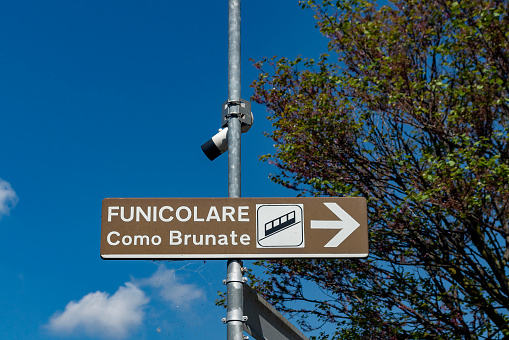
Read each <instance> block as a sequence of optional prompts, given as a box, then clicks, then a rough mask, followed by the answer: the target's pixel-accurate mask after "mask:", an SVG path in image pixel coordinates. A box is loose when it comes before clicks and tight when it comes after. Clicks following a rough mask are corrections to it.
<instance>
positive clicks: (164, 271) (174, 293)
mask: <svg viewBox="0 0 509 340" xmlns="http://www.w3.org/2000/svg"><path fill="white" fill-rule="evenodd" d="M136 283H137V284H138V285H139V286H149V287H152V288H155V289H157V290H159V295H160V296H161V297H162V298H163V300H165V301H169V302H171V303H172V304H174V305H176V306H180V307H185V306H188V305H189V304H190V303H191V302H193V301H194V300H198V299H202V298H204V297H205V293H204V292H203V290H201V289H200V288H199V287H198V286H196V285H193V284H186V283H180V282H179V281H178V279H177V277H176V276H175V270H173V269H168V268H166V266H165V265H163V264H161V265H159V267H158V268H157V271H156V272H155V273H154V274H152V276H151V277H150V278H148V279H141V280H137V281H136Z"/></svg>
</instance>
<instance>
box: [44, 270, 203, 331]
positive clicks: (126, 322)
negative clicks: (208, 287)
mask: <svg viewBox="0 0 509 340" xmlns="http://www.w3.org/2000/svg"><path fill="white" fill-rule="evenodd" d="M141 288H149V289H148V290H150V291H152V293H155V294H157V296H159V297H160V298H162V300H163V301H165V302H171V304H172V306H173V307H178V308H186V307H189V306H190V304H191V302H193V301H195V300H197V299H201V298H204V297H205V294H204V292H203V291H202V290H201V289H200V288H199V287H198V286H196V285H193V284H186V283H181V282H179V280H177V278H176V276H175V270H172V269H168V268H166V266H165V265H164V264H161V265H159V267H158V268H157V271H156V272H155V273H154V274H152V276H150V277H149V278H145V279H134V278H133V279H132V281H131V282H127V283H126V284H125V286H121V287H119V289H118V290H117V291H116V292H115V294H113V295H111V296H110V295H109V294H108V293H106V292H100V291H97V292H95V293H90V294H87V295H85V296H84V297H83V298H82V299H81V300H79V301H71V302H69V303H68V304H67V306H66V307H65V309H64V311H63V312H56V313H55V314H54V315H53V316H52V317H51V318H50V320H49V322H48V324H47V325H46V326H45V327H46V328H47V329H48V330H49V331H50V332H52V333H53V334H55V335H59V336H69V337H72V336H73V335H79V334H85V335H88V336H92V337H101V338H106V339H121V338H125V337H126V336H127V335H129V334H130V332H131V331H132V330H135V329H136V328H137V327H138V326H140V325H141V324H142V322H143V321H144V317H145V308H146V307H147V306H148V303H149V300H150V299H149V298H148V297H147V295H146V293H145V292H144V291H143V290H141ZM146 290H147V289H146ZM155 297H156V296H154V298H155Z"/></svg>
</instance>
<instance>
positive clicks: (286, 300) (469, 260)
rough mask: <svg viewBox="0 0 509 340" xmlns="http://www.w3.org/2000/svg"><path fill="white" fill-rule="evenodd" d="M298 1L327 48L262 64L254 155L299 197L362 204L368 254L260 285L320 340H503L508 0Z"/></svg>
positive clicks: (508, 306) (307, 264)
mask: <svg viewBox="0 0 509 340" xmlns="http://www.w3.org/2000/svg"><path fill="white" fill-rule="evenodd" d="M301 5H302V7H303V8H306V9H308V10H309V9H310V10H312V11H314V15H315V18H316V20H317V27H318V28H319V29H320V32H321V33H322V34H323V35H325V36H326V37H327V38H328V39H329V45H328V51H327V53H324V54H322V55H321V57H320V58H319V60H317V61H315V60H313V59H305V58H300V57H299V58H297V59H295V60H289V59H286V58H279V59H278V58H277V57H273V58H267V59H264V60H261V61H258V62H255V66H256V67H257V68H259V69H260V70H261V72H260V75H259V77H258V79H257V80H255V81H254V82H253V85H252V86H253V87H254V90H255V93H254V95H253V98H252V99H253V100H254V101H256V102H257V103H260V104H264V105H266V107H267V110H268V111H269V112H270V116H269V119H271V120H272V121H273V127H274V131H273V132H271V133H269V134H268V136H269V137H270V138H272V139H273V140H274V142H275V147H276V149H275V153H274V154H272V155H265V156H262V157H261V158H262V159H263V160H265V161H268V162H270V163H271V164H273V165H275V166H276V167H277V168H278V171H277V172H276V173H275V174H273V175H272V180H274V181H275V182H276V183H279V184H281V185H284V186H286V187H288V188H291V189H294V190H297V192H298V193H299V195H309V196H312V195H315V196H363V197H366V199H367V200H368V220H369V228H370V256H369V257H368V259H366V260H271V261H261V262H259V263H258V264H259V265H262V266H264V271H265V273H266V276H265V278H263V279H262V278H260V277H258V278H256V277H253V279H254V281H255V285H256V287H257V289H258V290H259V291H260V292H261V293H262V294H263V295H264V297H265V298H267V299H268V300H269V301H271V302H272V303H273V304H275V305H276V307H277V308H278V309H280V310H282V311H286V312H289V313H293V314H297V315H299V316H300V317H301V319H300V320H301V322H302V323H303V324H304V325H307V326H308V327H312V325H311V323H310V322H308V321H306V320H307V319H306V317H309V316H310V315H314V316H315V317H316V318H318V319H319V320H320V321H323V322H330V323H335V324H337V332H336V334H329V335H325V334H324V335H323V338H341V339H502V338H503V339H509V314H508V312H509V277H508V273H509V267H508V259H509V224H508V221H509V145H508V141H509V137H508V132H509V131H508V129H509V126H508V118H509V94H508V74H509V53H508V44H509V16H508V13H509V8H508V1H507V0H498V1H495V0H468V1H454V0H426V1H425V0H395V1H393V2H391V3H389V4H388V5H385V6H378V5H377V4H376V2H373V0H371V1H370V0H340V1H329V0H324V1H323V2H322V3H317V2H315V1H301ZM267 69H269V70H268V71H267ZM307 283H313V284H314V285H316V286H318V287H319V288H320V289H321V291H322V292H323V296H322V297H317V296H316V294H314V295H312V296H309V295H308V290H307V289H306V288H305V287H307ZM294 302H298V303H294ZM303 306H304V307H303Z"/></svg>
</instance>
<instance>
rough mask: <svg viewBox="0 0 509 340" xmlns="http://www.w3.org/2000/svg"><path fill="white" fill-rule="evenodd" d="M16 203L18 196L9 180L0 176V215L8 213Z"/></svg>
mask: <svg viewBox="0 0 509 340" xmlns="http://www.w3.org/2000/svg"><path fill="white" fill-rule="evenodd" d="M16 203H18V196H16V192H14V190H13V189H12V187H11V185H10V183H9V182H7V181H4V180H3V179H1V178H0V216H1V215H9V212H10V211H11V209H12V208H14V206H15V205H16Z"/></svg>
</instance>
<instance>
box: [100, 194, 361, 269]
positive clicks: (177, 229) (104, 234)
mask: <svg viewBox="0 0 509 340" xmlns="http://www.w3.org/2000/svg"><path fill="white" fill-rule="evenodd" d="M101 220H102V223H101V257H102V258H103V259H229V258H242V259H268V258H361V257H367V256H368V226H367V208H366V200H365V199H364V198H362V197H347V198H326V197H312V198H311V197H306V198H106V199H104V200H103V204H102V219H101Z"/></svg>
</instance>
